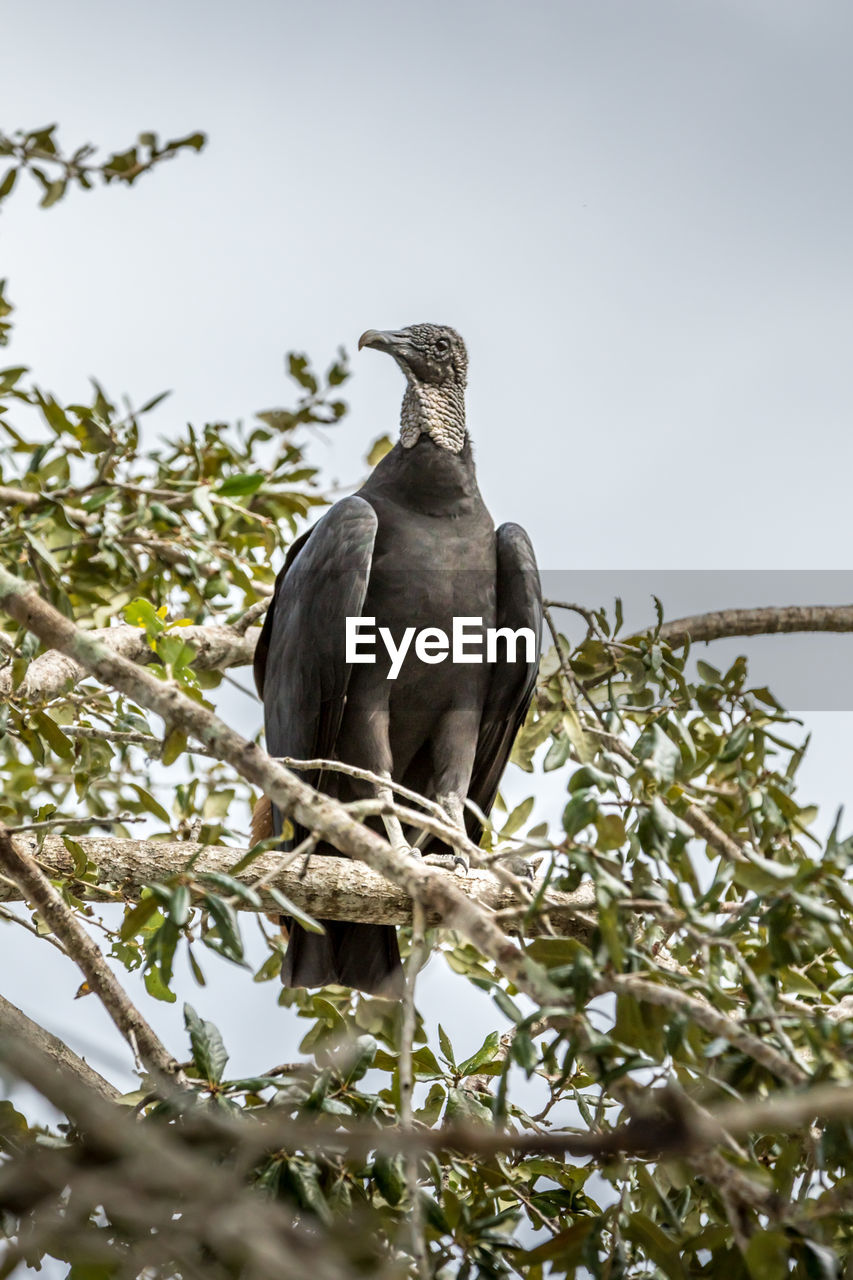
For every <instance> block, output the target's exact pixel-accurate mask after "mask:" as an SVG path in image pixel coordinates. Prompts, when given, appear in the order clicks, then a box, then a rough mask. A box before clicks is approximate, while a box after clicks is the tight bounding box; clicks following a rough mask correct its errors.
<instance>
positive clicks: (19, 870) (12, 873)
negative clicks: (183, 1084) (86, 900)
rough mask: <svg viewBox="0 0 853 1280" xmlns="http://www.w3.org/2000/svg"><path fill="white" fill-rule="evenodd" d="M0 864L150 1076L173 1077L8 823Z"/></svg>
mask: <svg viewBox="0 0 853 1280" xmlns="http://www.w3.org/2000/svg"><path fill="white" fill-rule="evenodd" d="M0 867H2V869H3V872H4V873H5V875H7V876H8V877H9V879H11V880H14V881H15V883H16V884H17V885H18V886H19V887H20V889H21V892H22V894H23V895H24V896H25V898H26V899H27V901H28V902H30V903H31V904H32V906H33V907H35V908H36V910H37V911H38V913H39V915H40V916H41V917H42V919H43V920H44V921H45V923H46V924H47V925H48V926H49V927H50V929H51V930H52V932H53V933H54V934H55V935H56V937H57V938H58V939H59V941H60V942H61V943H62V945H63V947H64V948H65V950H66V952H67V953H68V954H69V955H70V956H71V957H72V958H73V959H74V961H75V963H76V964H77V966H78V967H79V969H80V971H81V973H82V974H83V976H84V978H85V979H86V981H87V982H88V984H89V986H90V987H91V989H92V991H94V992H96V993H97V995H98V997H99V998H100V1000H101V1003H102V1004H103V1006H104V1008H105V1009H106V1011H107V1013H108V1014H109V1015H110V1017H111V1018H112V1020H113V1022H114V1023H115V1025H116V1027H118V1029H119V1031H120V1032H121V1034H122V1035H123V1036H124V1038H125V1040H127V1042H128V1044H130V1046H131V1048H132V1049H133V1053H134V1057H135V1058H136V1059H141V1063H142V1065H144V1066H145V1067H146V1068H147V1069H148V1070H149V1071H150V1072H151V1074H152V1075H154V1076H155V1077H158V1078H161V1077H162V1078H166V1079H174V1078H177V1077H179V1076H180V1072H179V1069H178V1064H177V1063H176V1061H175V1059H174V1058H173V1057H172V1055H171V1054H170V1053H169V1051H168V1050H167V1049H166V1048H165V1046H164V1045H163V1043H162V1042H161V1040H160V1039H159V1037H158V1036H157V1034H156V1032H155V1031H154V1030H153V1028H152V1027H150V1026H149V1024H148V1023H147V1022H146V1020H145V1018H143V1016H142V1014H141V1013H140V1012H139V1010H138V1009H137V1008H136V1007H135V1005H133V1004H132V1003H131V1001H130V999H129V998H128V996H127V993H126V992H125V990H124V988H123V987H122V985H121V983H120V982H118V980H117V979H116V977H115V975H114V974H113V972H112V970H111V969H110V967H109V965H108V964H107V962H106V960H105V959H104V957H103V956H102V954H101V952H100V950H99V948H98V947H97V945H96V943H95V942H94V941H93V940H92V938H90V937H89V934H88V933H87V932H86V930H85V929H84V928H83V926H82V925H81V923H80V921H79V920H78V918H77V916H76V915H75V914H74V912H73V911H71V910H70V908H69V907H67V906H66V905H65V903H64V902H63V901H62V898H61V897H60V896H59V894H58V893H57V891H56V889H54V887H53V885H52V884H51V883H50V881H49V880H48V878H47V876H46V875H45V874H44V872H43V871H42V870H41V869H40V867H39V866H38V865H37V863H36V862H35V861H34V859H33V858H32V857H31V856H30V855H29V854H28V853H26V852H25V851H24V850H23V849H20V848H19V847H18V846H17V844H16V842H15V840H14V839H13V837H12V836H11V834H10V832H9V830H8V828H7V827H5V826H3V825H2V824H0Z"/></svg>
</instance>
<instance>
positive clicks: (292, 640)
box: [255, 497, 377, 839]
mask: <svg viewBox="0 0 853 1280" xmlns="http://www.w3.org/2000/svg"><path fill="white" fill-rule="evenodd" d="M376 525H377V521H376V514H375V512H374V510H373V508H372V507H371V506H370V504H369V503H367V502H365V501H364V499H363V498H358V497H351V498H344V499H343V500H342V501H340V502H336V503H335V505H334V506H333V507H332V508H331V510H330V511H328V512H327V513H326V515H325V516H323V518H322V520H319V521H318V522H317V524H316V525H315V526H314V527H313V529H311V530H310V531H309V533H308V534H307V535H306V534H303V536H302V537H301V538H300V539H299V540H298V541H297V542H296V543H294V545H293V546H292V547H291V548H290V552H289V554H288V557H287V560H286V561H285V565H284V568H283V569H282V571H281V573H280V574H279V575H278V579H277V580H276V588H275V595H274V597H273V603H272V605H271V606H270V608H269V611H268V612H267V617H266V621H265V622H264V627H263V631H262V633H261V637H260V640H259V642H258V650H259V652H258V653H257V654H256V657H255V681H256V683H257V686H258V690H259V692H260V693H262V696H263V700H264V720H265V724H266V741H267V751H268V752H269V753H270V755H273V756H293V757H295V758H296V759H302V760H304V759H316V758H322V759H328V758H329V757H330V756H332V755H333V754H334V750H335V742H336V739H337V736H338V731H339V729H340V724H341V717H342V715H343V710H344V703H345V701H346V692H347V685H348V684H349V677H350V671H351V665H349V664H348V663H347V661H346V642H345V620H346V618H347V617H359V616H360V614H361V610H362V606H363V604H364V597H365V593H366V591H367V583H368V579H369V577H370V566H371V559H372V555H373V543H374V539H375V536H376ZM305 778H306V781H308V782H311V783H312V785H316V775H315V776H309V775H305ZM273 812H274V819H275V830H276V833H278V831H280V830H281V825H280V821H279V820H278V817H277V815H276V814H275V810H273ZM295 838H296V839H300V838H301V836H300V832H299V831H298V830H297V831H296V833H295Z"/></svg>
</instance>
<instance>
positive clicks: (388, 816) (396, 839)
mask: <svg viewBox="0 0 853 1280" xmlns="http://www.w3.org/2000/svg"><path fill="white" fill-rule="evenodd" d="M382 777H383V778H387V779H388V782H389V783H390V781H391V775H390V773H386V772H384V771H383V773H382ZM376 796H377V799H379V800H382V801H385V802H387V803H388V804H393V803H394V792H393V790H392V788H391V787H390V786H383V787H377V788H376ZM382 822H383V824H384V826H385V834H386V835H387V837H388V839H389V841H390V842H391V848H392V849H393V850H394V852H395V853H403V854H405V855H406V857H411V856H412V855H414V856H415V857H419V856H420V855H419V852H418V850H417V849H413V848H412V846H411V845H410V844H409V842H408V840H407V839H406V836H405V833H404V831H403V827H402V825H401V823H400V819H399V818H398V817H397V815H396V813H383V815H382Z"/></svg>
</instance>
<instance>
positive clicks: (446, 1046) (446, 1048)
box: [438, 1023, 456, 1067]
mask: <svg viewBox="0 0 853 1280" xmlns="http://www.w3.org/2000/svg"><path fill="white" fill-rule="evenodd" d="M438 1043H439V1045H440V1046H441V1052H442V1053H443V1054H444V1056H445V1058H446V1059H447V1061H448V1062H449V1063H450V1065H451V1067H455V1066H456V1058H455V1057H454V1055H453V1045H452V1044H451V1043H450V1036H449V1035H448V1034H447V1032H446V1031H445V1029H444V1027H443V1026H442V1025H441V1023H439V1024H438Z"/></svg>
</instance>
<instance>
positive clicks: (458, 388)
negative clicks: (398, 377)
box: [358, 324, 468, 453]
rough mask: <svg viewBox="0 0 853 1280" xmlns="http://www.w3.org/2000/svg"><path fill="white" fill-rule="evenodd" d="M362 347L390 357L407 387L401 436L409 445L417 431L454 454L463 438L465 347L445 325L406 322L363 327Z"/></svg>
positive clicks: (465, 380)
mask: <svg viewBox="0 0 853 1280" xmlns="http://www.w3.org/2000/svg"><path fill="white" fill-rule="evenodd" d="M362 347H372V348H373V350H374V351H385V352H387V354H388V355H390V356H393V357H394V359H395V360H396V361H397V364H398V365H399V366H400V368H401V369H402V370H403V373H404V374H405V377H406V381H407V383H408V387H407V388H406V395H405V397H404V400H403V413H402V431H401V437H400V438H401V440H402V443H403V445H405V446H407V447H411V446H412V445H413V444H415V443H417V440H418V437H419V436H420V435H421V434H422V433H423V434H426V435H429V436H430V437H431V438H432V439H433V440H434V441H435V443H436V444H438V445H440V446H441V447H443V448H449V449H451V450H452V451H453V452H454V453H458V452H459V450H460V449H461V448H462V444H463V442H464V438H465V403H464V399H465V384H466V383H467V381H468V352H467V351H466V350H465V343H464V342H463V341H462V338H461V337H460V336H459V334H458V333H457V332H456V330H455V329H451V328H450V326H449V325H446V324H411V325H409V327H408V328H407V329H368V330H366V332H365V333H363V334H362V335H361V337H360V338H359V340H358V349H359V351H360V350H361V349H362Z"/></svg>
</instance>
